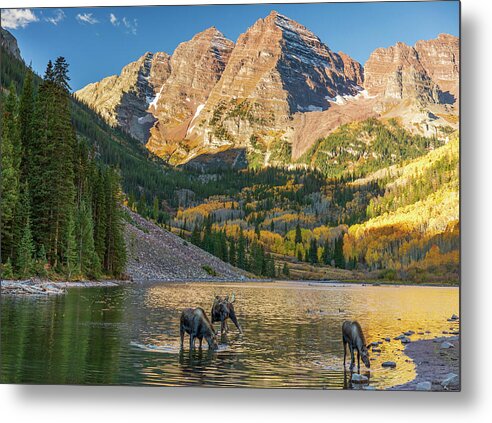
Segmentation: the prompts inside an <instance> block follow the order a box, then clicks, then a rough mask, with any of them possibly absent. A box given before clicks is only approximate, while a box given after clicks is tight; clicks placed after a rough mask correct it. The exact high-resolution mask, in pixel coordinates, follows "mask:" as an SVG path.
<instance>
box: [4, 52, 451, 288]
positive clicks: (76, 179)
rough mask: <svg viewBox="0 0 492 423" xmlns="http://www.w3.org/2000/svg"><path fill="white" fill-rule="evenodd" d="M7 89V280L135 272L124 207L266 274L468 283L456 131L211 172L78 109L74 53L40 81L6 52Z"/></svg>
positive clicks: (359, 137) (372, 135)
mask: <svg viewBox="0 0 492 423" xmlns="http://www.w3.org/2000/svg"><path fill="white" fill-rule="evenodd" d="M5 59H7V60H5ZM4 64H5V66H4ZM1 83H2V105H3V110H2V194H3V195H2V215H3V216H2V228H1V230H2V248H1V251H2V268H3V277H5V278H8V277H16V278H25V277H29V276H32V275H39V276H42V277H50V278H65V279H77V278H84V277H85V278H101V277H123V276H124V268H125V260H126V255H125V246H124V241H123V236H122V232H123V226H124V219H125V212H124V209H122V208H121V205H125V206H127V207H129V208H130V209H131V210H133V211H136V212H138V213H139V214H140V215H142V216H144V217H146V218H148V219H150V220H153V221H154V222H156V223H157V224H159V225H160V226H161V227H163V228H165V229H167V230H170V231H172V232H174V233H175V234H177V235H179V236H181V237H182V238H184V239H185V240H186V241H189V242H192V243H193V244H195V245H198V246H199V247H201V248H202V249H204V250H206V251H208V252H210V253H212V254H214V255H215V256H217V257H219V258H221V259H222V260H224V261H226V262H229V263H231V264H233V265H235V266H237V267H240V268H242V269H245V270H247V271H249V272H251V273H253V274H255V275H258V276H263V277H269V278H289V277H291V278H299V277H302V278H309V277H313V278H314V277H316V278H319V273H316V274H315V275H314V274H313V275H310V271H309V270H312V269H321V270H322V271H325V270H326V271H327V273H326V274H327V275H329V274H330V273H329V272H328V271H329V270H332V269H340V271H342V270H343V273H340V275H342V276H343V277H344V278H345V279H362V278H368V277H369V278H374V279H388V280H397V279H400V280H411V281H432V280H438V281H446V282H455V281H457V280H458V274H459V216H458V214H459V186H458V185H459V173H458V172H459V139H458V133H456V132H455V133H452V132H451V131H449V133H447V134H444V135H446V136H447V141H446V142H444V141H439V139H441V140H442V139H443V137H442V136H441V137H439V139H438V138H437V137H428V138H426V137H422V136H416V135H412V134H411V133H410V132H408V131H407V130H405V129H404V128H403V127H402V126H400V125H399V123H398V121H397V120H394V119H392V120H389V121H381V120H377V119H368V120H366V121H363V122H357V123H352V124H349V125H344V126H342V127H340V128H339V129H337V130H336V131H335V132H333V133H332V134H331V135H329V136H328V137H326V138H324V139H320V140H319V141H318V142H317V143H316V144H315V145H314V146H313V148H312V149H311V150H310V151H308V152H307V153H306V154H305V155H304V156H302V157H301V158H300V159H299V161H298V162H297V163H294V164H292V163H290V164H289V163H285V166H278V167H266V168H258V167H249V168H246V169H243V170H232V169H229V170H211V171H209V172H207V171H204V172H200V171H197V170H190V169H186V168H185V167H172V166H170V165H168V164H166V163H165V162H164V161H162V160H161V159H159V158H157V157H156V156H153V155H152V154H151V153H149V152H148V151H147V150H146V149H145V147H144V146H143V145H141V144H140V143H139V142H138V141H136V140H134V139H132V138H131V137H130V136H128V135H127V134H125V133H124V132H122V131H121V130H119V129H116V128H112V127H110V126H108V125H107V124H106V123H105V122H104V121H103V120H102V119H101V118H100V117H99V116H98V115H97V114H96V113H94V112H93V111H91V110H90V109H89V108H87V107H86V106H84V105H82V104H81V103H79V102H78V101H76V100H75V99H74V98H73V96H71V95H70V93H69V77H68V65H67V63H66V62H65V61H64V59H63V58H59V59H57V60H56V61H55V63H54V64H49V65H48V67H47V70H46V73H45V75H44V77H43V78H40V77H39V76H37V75H35V74H34V73H33V72H31V71H30V69H29V68H27V67H26V65H25V64H24V63H22V62H21V61H19V60H17V59H15V58H13V57H12V56H10V55H9V53H8V52H6V51H5V50H3V49H2V74H1ZM287 165H288V166H287ZM299 268H301V269H302V268H305V269H308V271H303V272H301V273H299V272H297V273H296V271H295V269H299ZM212 270H213V269H212ZM327 277H328V276H327Z"/></svg>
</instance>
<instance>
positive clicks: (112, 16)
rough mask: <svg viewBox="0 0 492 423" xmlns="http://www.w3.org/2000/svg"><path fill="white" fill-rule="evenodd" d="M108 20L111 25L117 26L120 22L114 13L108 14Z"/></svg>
mask: <svg viewBox="0 0 492 423" xmlns="http://www.w3.org/2000/svg"><path fill="white" fill-rule="evenodd" d="M109 21H110V22H111V24H112V25H113V26H118V25H119V24H120V21H119V20H118V18H117V17H116V15H115V14H114V13H110V14H109Z"/></svg>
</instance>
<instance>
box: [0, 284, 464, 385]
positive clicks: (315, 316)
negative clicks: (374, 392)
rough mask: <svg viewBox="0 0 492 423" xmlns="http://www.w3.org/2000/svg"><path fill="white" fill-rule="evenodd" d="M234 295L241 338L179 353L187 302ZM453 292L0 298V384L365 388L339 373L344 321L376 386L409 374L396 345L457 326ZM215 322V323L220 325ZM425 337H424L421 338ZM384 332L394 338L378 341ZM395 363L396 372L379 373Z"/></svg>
mask: <svg viewBox="0 0 492 423" xmlns="http://www.w3.org/2000/svg"><path fill="white" fill-rule="evenodd" d="M232 292H235V293H236V303H235V308H236V314H237V316H238V320H239V322H240V324H241V326H242V327H243V330H244V334H242V335H241V334H239V333H238V332H237V330H236V328H235V327H234V326H233V325H232V326H230V331H229V333H227V334H226V335H223V336H222V337H221V339H220V346H219V351H217V352H210V351H208V349H207V346H206V344H204V348H203V349H202V350H199V349H197V350H195V351H193V352H192V353H190V352H189V351H188V348H187V344H186V343H185V344H186V348H185V350H184V351H180V348H179V316H180V313H181V310H182V309H183V308H186V307H190V306H193V307H196V306H200V307H203V308H204V309H205V311H206V312H207V313H210V308H211V305H212V300H213V298H214V296H215V295H226V294H231V293H232ZM453 313H456V314H457V313H458V289H456V288H423V287H421V288H418V287H384V286H381V287H372V286H350V285H347V286H341V285H337V286H333V285H326V284H301V283H248V284H244V283H243V284H239V283H238V284H199V283H196V284H177V283H176V284H160V285H153V286H150V287H140V288H138V287H127V288H116V289H115V288H113V289H73V290H70V292H69V293H68V294H67V295H66V296H63V297H59V298H49V299H37V300H34V299H29V298H8V297H4V298H3V299H2V310H1V318H2V333H1V341H2V344H1V352H2V357H3V360H2V364H1V377H2V381H3V382H18V383H20V382H24V383H92V384H155V385H168V386H177V385H181V386H182V385H214V386H224V387H225V386H244V387H269V388H271V387H285V388H296V387H299V388H353V389H360V388H364V387H367V384H362V385H361V384H355V383H352V381H351V375H350V371H348V365H347V369H345V370H344V368H343V344H342V340H341V324H342V322H343V321H344V320H347V319H351V320H358V321H359V322H360V323H361V325H362V327H363V329H364V333H365V336H366V340H367V341H368V342H373V341H382V344H380V345H379V346H378V348H377V349H380V350H381V351H380V352H374V353H373V352H371V351H370V357H371V369H370V370H367V369H365V368H361V374H362V375H365V376H367V377H368V378H369V384H368V385H369V386H370V387H374V388H377V389H381V388H387V387H390V386H393V385H396V384H401V383H405V382H406V381H408V380H411V379H413V377H414V376H415V369H414V365H413V363H412V362H409V361H406V358H407V357H406V356H405V355H403V354H402V350H403V345H402V344H401V342H400V341H395V340H394V339H393V338H394V337H395V336H397V335H399V334H401V333H402V332H404V331H408V330H413V331H414V332H416V333H415V335H413V336H411V338H412V339H413V340H415V339H426V338H433V337H435V336H441V332H442V331H448V330H449V329H450V327H453V326H454V325H455V324H456V323H450V322H447V320H446V319H447V318H448V317H450V316H451V315H452V314H453ZM218 328H219V324H216V329H218ZM426 331H427V332H429V333H426ZM386 337H389V338H390V339H391V340H390V342H388V341H385V340H384V338H386ZM384 361H395V362H396V364H397V367H396V368H395V369H391V368H382V367H381V363H382V362H384Z"/></svg>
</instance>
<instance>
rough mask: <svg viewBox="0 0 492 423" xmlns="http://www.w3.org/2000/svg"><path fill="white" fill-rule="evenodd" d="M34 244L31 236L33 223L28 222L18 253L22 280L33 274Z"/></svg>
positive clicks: (18, 266)
mask: <svg viewBox="0 0 492 423" xmlns="http://www.w3.org/2000/svg"><path fill="white" fill-rule="evenodd" d="M33 254H34V243H33V239H32V234H31V223H30V221H29V219H28V220H27V223H26V226H25V227H24V231H23V234H22V238H21V241H20V244H19V248H18V253H17V273H18V275H19V277H21V278H27V277H29V276H31V275H32V272H33Z"/></svg>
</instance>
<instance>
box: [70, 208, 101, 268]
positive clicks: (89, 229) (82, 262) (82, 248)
mask: <svg viewBox="0 0 492 423" xmlns="http://www.w3.org/2000/svg"><path fill="white" fill-rule="evenodd" d="M76 242H77V255H78V264H79V270H80V272H81V273H82V274H84V275H87V276H89V277H97V276H98V275H99V273H100V266H101V264H100V262H99V257H98V255H97V253H96V250H95V247H94V224H93V222H92V211H91V210H90V207H89V206H87V204H86V202H85V201H84V200H82V202H81V204H80V207H79V209H78V210H77V225H76Z"/></svg>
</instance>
